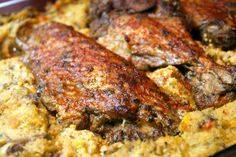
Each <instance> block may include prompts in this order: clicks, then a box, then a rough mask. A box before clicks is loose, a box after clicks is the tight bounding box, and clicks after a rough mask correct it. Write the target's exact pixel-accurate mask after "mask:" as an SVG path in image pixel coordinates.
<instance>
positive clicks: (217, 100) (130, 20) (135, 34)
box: [102, 12, 236, 109]
mask: <svg viewBox="0 0 236 157" xmlns="http://www.w3.org/2000/svg"><path fill="white" fill-rule="evenodd" d="M106 17H109V20H106V21H109V23H108V24H107V26H108V27H107V30H106V33H103V34H105V35H103V37H102V38H111V37H113V38H114V39H110V42H112V41H116V37H117V36H120V35H121V36H123V38H124V40H125V41H126V42H127V44H128V47H129V53H130V58H126V59H128V60H130V61H131V62H132V63H133V64H134V65H135V66H136V67H137V68H138V69H142V70H148V69H149V68H151V69H155V68H158V67H162V66H166V65H176V66H177V67H180V68H181V70H182V71H183V74H184V75H185V76H186V77H187V79H188V83H190V85H191V86H192V90H193V92H194V95H195V101H196V103H197V105H198V107H199V108H200V109H202V108H206V107H210V106H220V105H223V104H225V103H226V102H228V101H232V100H234V99H235V93H233V92H232V91H234V90H235V88H236V86H235V84H236V81H235V73H231V72H230V71H229V70H227V69H226V68H225V67H222V66H220V65H217V64H216V63H214V62H213V61H212V60H211V59H210V58H208V57H206V56H205V55H204V51H203V49H202V48H200V47H199V46H198V45H197V44H196V43H195V42H194V41H193V40H192V38H191V36H190V35H189V34H188V32H187V30H186V29H185V25H184V24H183V23H182V21H181V20H180V19H179V18H178V17H167V16H162V15H161V16H157V15H152V16H148V15H145V14H143V15H141V14H125V13H118V12H113V13H109V14H108V15H107V16H106ZM103 21H104V20H103Z"/></svg>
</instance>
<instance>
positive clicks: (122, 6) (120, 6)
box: [90, 0, 156, 19]
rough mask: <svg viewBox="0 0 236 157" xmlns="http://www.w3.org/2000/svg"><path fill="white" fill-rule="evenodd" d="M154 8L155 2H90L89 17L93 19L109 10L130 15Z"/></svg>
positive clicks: (141, 0) (135, 0)
mask: <svg viewBox="0 0 236 157" xmlns="http://www.w3.org/2000/svg"><path fill="white" fill-rule="evenodd" d="M155 6H156V0H103V1H101V0H91V7H90V15H91V18H92V19H94V18H96V17H98V16H100V15H101V14H102V13H103V12H109V11H111V10H119V11H121V10H122V11H128V12H130V13H134V12H142V11H146V10H148V9H150V8H153V7H155Z"/></svg>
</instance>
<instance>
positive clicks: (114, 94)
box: [23, 23, 179, 142]
mask: <svg viewBox="0 0 236 157" xmlns="http://www.w3.org/2000/svg"><path fill="white" fill-rule="evenodd" d="M24 42H25V45H26V46H24V47H23V49H24V50H25V52H26V53H27V54H28V55H27V57H26V59H25V63H26V64H27V65H28V66H29V68H30V69H31V70H32V72H33V74H34V75H35V78H36V83H37V85H38V86H39V92H38V95H39V96H40V97H41V98H42V100H43V102H44V104H45V105H46V107H47V108H48V109H49V110H50V111H52V112H56V113H57V117H58V121H59V122H61V123H62V124H64V125H70V124H75V125H76V126H77V129H89V130H91V131H94V132H96V133H99V134H101V135H102V136H103V137H105V138H106V139H108V141H109V142H115V141H121V140H124V139H144V138H156V137H159V136H161V135H166V134H175V133H176V127H177V124H178V122H179V119H178V117H177V115H176V111H175V110H173V109H172V108H174V107H176V105H178V104H176V102H174V101H172V100H171V99H169V98H168V97H167V96H166V95H165V94H162V93H161V92H160V91H159V89H158V88H157V86H155V84H154V83H153V82H152V81H151V80H149V79H148V78H147V77H146V76H145V74H143V73H142V72H139V71H138V70H136V69H135V67H134V66H132V65H131V64H130V63H128V62H127V61H125V60H124V59H123V58H121V57H119V56H118V55H116V54H114V53H112V52H111V51H109V50H107V49H105V48H104V47H102V46H100V45H99V44H97V43H96V42H95V41H94V40H93V39H90V38H88V37H85V36H84V35H82V34H80V33H77V32H75V31H74V30H73V29H72V28H71V27H68V26H65V25H62V24H59V23H51V24H46V25H43V26H40V27H38V28H36V29H34V30H33V32H32V33H30V35H29V39H28V40H26V41H24Z"/></svg>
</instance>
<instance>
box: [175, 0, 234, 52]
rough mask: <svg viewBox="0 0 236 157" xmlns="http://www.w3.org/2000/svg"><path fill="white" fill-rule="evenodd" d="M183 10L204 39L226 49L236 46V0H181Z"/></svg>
mask: <svg viewBox="0 0 236 157" xmlns="http://www.w3.org/2000/svg"><path fill="white" fill-rule="evenodd" d="M179 1H180V6H181V7H180V8H181V12H182V13H183V14H184V15H185V16H186V17H187V20H188V22H189V24H191V25H192V26H193V28H194V29H196V30H198V31H199V32H200V37H201V39H202V41H204V42H205V43H208V44H213V45H214V46H216V47H221V48H224V49H234V48H235V47H236V1H235V0H204V1H202V0H179Z"/></svg>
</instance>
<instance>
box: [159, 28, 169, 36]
mask: <svg viewBox="0 0 236 157" xmlns="http://www.w3.org/2000/svg"><path fill="white" fill-rule="evenodd" d="M161 33H162V34H163V35H164V36H168V35H169V34H170V32H169V31H168V30H166V29H161Z"/></svg>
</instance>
